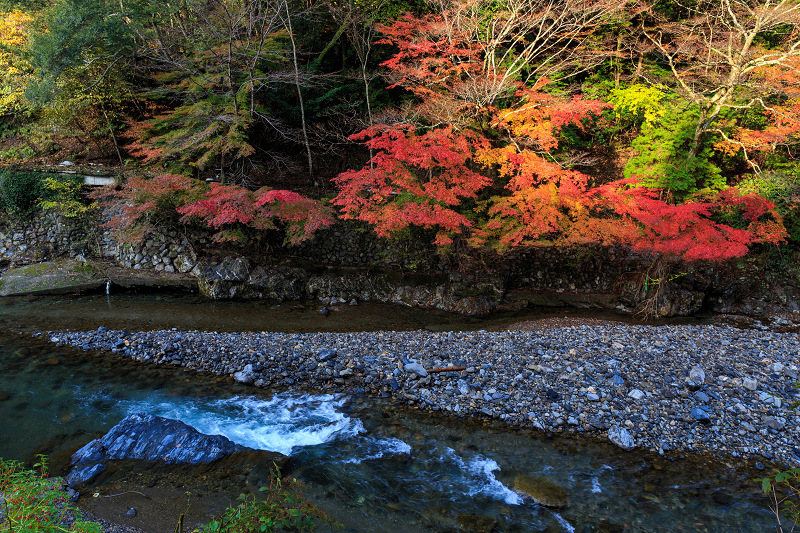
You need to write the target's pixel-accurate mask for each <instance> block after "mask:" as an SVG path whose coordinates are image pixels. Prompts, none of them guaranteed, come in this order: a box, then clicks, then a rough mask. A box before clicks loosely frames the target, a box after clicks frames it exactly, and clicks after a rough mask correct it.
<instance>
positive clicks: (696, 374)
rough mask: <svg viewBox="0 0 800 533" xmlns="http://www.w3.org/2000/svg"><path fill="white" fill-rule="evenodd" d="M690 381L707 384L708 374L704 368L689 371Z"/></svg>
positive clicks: (697, 367)
mask: <svg viewBox="0 0 800 533" xmlns="http://www.w3.org/2000/svg"><path fill="white" fill-rule="evenodd" d="M689 379H691V380H692V381H694V382H695V383H700V384H701V385H702V384H703V383H705V382H706V373H705V372H704V371H703V369H702V368H700V367H699V366H696V367H694V368H692V369H691V370H690V371H689Z"/></svg>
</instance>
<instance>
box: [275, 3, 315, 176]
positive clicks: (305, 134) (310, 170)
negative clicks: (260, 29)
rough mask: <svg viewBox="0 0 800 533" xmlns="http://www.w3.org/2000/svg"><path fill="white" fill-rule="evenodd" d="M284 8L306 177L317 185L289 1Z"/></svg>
mask: <svg viewBox="0 0 800 533" xmlns="http://www.w3.org/2000/svg"><path fill="white" fill-rule="evenodd" d="M283 5H284V7H285V8H286V29H288V30H289V40H290V41H291V43H292V63H293V65H294V84H295V87H296V88H297V99H298V101H299V102H300V123H301V125H302V127H303V143H304V144H305V146H306V157H307V158H308V177H309V180H310V181H311V185H315V186H316V185H317V180H316V179H314V161H313V160H312V158H311V145H310V144H309V142H308V128H307V127H306V109H305V106H304V105H303V91H302V90H301V88H300V68H299V67H298V65H297V45H296V44H295V40H294V32H293V31H292V15H291V13H290V12H289V2H286V1H284V3H283Z"/></svg>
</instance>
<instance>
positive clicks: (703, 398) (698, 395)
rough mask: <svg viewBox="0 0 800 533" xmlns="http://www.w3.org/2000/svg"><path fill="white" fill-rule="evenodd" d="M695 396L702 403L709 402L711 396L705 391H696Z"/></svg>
mask: <svg viewBox="0 0 800 533" xmlns="http://www.w3.org/2000/svg"><path fill="white" fill-rule="evenodd" d="M694 398H695V399H696V400H697V401H698V402H700V403H708V400H709V397H708V394H706V393H705V392H703V391H697V392H695V393H694Z"/></svg>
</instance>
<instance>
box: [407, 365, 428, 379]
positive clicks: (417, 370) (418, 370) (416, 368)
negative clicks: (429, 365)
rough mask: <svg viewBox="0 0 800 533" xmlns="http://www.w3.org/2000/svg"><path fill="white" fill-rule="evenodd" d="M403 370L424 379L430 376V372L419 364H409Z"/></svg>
mask: <svg viewBox="0 0 800 533" xmlns="http://www.w3.org/2000/svg"><path fill="white" fill-rule="evenodd" d="M403 370H405V371H406V372H411V373H412V374H416V375H418V376H419V377H421V378H424V377H426V376H427V375H428V371H427V370H425V368H423V366H422V365H421V364H419V363H408V364H407V365H405V367H403Z"/></svg>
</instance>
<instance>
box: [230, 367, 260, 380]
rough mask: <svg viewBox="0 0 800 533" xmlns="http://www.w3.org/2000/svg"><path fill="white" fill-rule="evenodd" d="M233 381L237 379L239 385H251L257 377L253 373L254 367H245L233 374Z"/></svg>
mask: <svg viewBox="0 0 800 533" xmlns="http://www.w3.org/2000/svg"><path fill="white" fill-rule="evenodd" d="M233 379H235V380H236V381H238V382H239V383H245V384H249V383H252V382H253V381H255V379H256V376H255V372H253V365H245V367H244V368H243V369H241V370H240V371H239V372H235V373H234V374H233Z"/></svg>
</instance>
